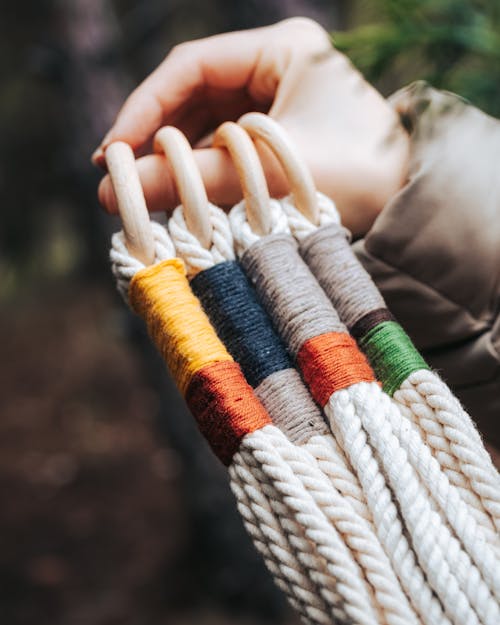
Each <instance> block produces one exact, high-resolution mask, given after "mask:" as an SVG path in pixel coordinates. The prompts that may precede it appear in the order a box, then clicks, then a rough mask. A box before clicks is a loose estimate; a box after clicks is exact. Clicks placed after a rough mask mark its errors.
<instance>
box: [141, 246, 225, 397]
mask: <svg viewBox="0 0 500 625" xmlns="http://www.w3.org/2000/svg"><path fill="white" fill-rule="evenodd" d="M129 299H130V304H131V306H132V309H133V310H134V311H135V312H136V313H138V314H139V315H141V317H143V318H144V320H145V322H146V326H147V328H148V331H149V334H150V335H151V338H152V339H153V341H154V343H155V345H156V346H157V347H158V349H159V350H160V353H161V355H162V356H163V358H164V359H165V362H166V363H167V365H168V368H169V370H170V372H171V374H172V376H173V378H174V380H175V382H176V384H177V386H178V388H179V390H180V391H181V393H182V394H183V395H185V394H186V389H187V387H188V385H189V382H190V381H191V378H192V377H193V375H194V374H195V373H197V372H198V371H199V370H200V369H202V368H203V367H204V366H205V365H209V364H212V363H214V362H221V361H222V362H223V361H226V362H227V361H232V360H233V359H232V358H231V356H230V355H229V353H228V352H227V350H226V348H225V347H224V345H223V344H222V343H221V342H220V340H219V339H218V338H217V335H216V334H215V332H214V330H213V328H212V326H211V325H210V321H209V320H208V318H207V316H206V315H205V313H204V312H203V310H202V308H201V305H200V302H199V301H198V300H197V298H196V297H195V296H194V295H193V293H192V292H191V289H190V287H189V283H188V281H187V278H186V275H185V269H184V263H183V262H182V261H181V260H179V259H177V258H174V259H171V260H166V261H163V262H162V263H158V264H156V265H151V266H150V267H147V268H145V269H142V270H141V271H138V272H137V273H136V274H135V275H134V277H133V278H132V281H131V282H130V287H129Z"/></svg>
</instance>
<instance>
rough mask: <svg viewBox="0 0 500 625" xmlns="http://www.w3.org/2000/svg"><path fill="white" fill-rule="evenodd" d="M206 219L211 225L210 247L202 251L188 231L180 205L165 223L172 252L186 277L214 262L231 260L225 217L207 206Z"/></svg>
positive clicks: (232, 249) (232, 258) (231, 240)
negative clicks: (181, 261) (179, 261)
mask: <svg viewBox="0 0 500 625" xmlns="http://www.w3.org/2000/svg"><path fill="white" fill-rule="evenodd" d="M208 209H209V220H210V224H211V226H212V244H211V247H210V249H208V250H207V249H205V248H204V247H203V246H202V245H201V243H200V242H199V241H198V239H197V238H196V237H195V236H194V234H192V233H191V232H190V231H189V228H188V226H187V224H186V220H185V218H184V208H183V206H182V205H181V206H178V207H177V208H176V209H175V210H174V212H173V214H172V217H171V218H170V219H169V222H168V229H169V232H170V236H171V237H172V241H173V243H174V245H175V249H176V251H177V254H178V255H179V257H180V258H182V260H183V261H184V263H185V265H186V271H187V275H188V277H192V276H194V275H195V274H197V273H198V272H199V271H203V269H209V268H210V267H213V266H214V265H216V264H217V263H222V262H224V261H227V260H234V245H233V236H232V234H231V228H230V226H229V221H228V218H227V215H226V214H225V213H224V211H223V210H221V209H220V208H218V207H217V206H215V205H214V204H209V205H208Z"/></svg>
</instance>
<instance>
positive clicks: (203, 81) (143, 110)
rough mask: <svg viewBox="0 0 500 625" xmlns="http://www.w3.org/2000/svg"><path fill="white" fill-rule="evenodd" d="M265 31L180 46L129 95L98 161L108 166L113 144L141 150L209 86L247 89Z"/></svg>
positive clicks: (96, 152) (224, 36)
mask: <svg viewBox="0 0 500 625" xmlns="http://www.w3.org/2000/svg"><path fill="white" fill-rule="evenodd" d="M262 31H265V29H256V30H254V31H246V32H235V33H228V34H223V35H217V36H215V37H209V38H207V39H201V40H199V41H193V42H188V43H185V44H182V45H180V46H177V47H176V48H174V49H173V50H172V52H171V53H170V54H169V55H168V56H167V57H166V59H165V60H164V61H163V62H162V63H161V64H160V65H159V66H158V68H157V69H156V70H155V71H154V72H153V73H152V74H151V75H150V76H149V77H148V78H146V80H145V81H144V82H143V83H142V84H141V85H139V87H137V89H136V90H135V91H133V92H132V94H131V95H130V96H129V97H128V99H127V100H126V102H125V104H124V105H123V107H122V109H121V111H120V112H119V114H118V117H117V119H116V121H115V123H114V125H113V126H112V128H111V130H110V131H109V132H108V134H107V135H106V137H105V138H104V139H103V141H102V142H101V144H100V146H99V147H98V148H97V150H96V151H95V152H94V154H93V156H92V160H93V162H94V163H96V164H99V165H103V163H104V157H103V151H104V149H105V148H106V147H107V146H108V145H109V144H110V143H112V142H113V141H117V140H121V141H126V142H127V143H129V144H130V145H131V146H132V148H133V149H134V150H138V149H139V148H140V147H141V146H142V145H144V144H145V143H146V142H148V141H149V140H150V139H151V136H152V135H153V134H154V132H155V131H156V130H158V128H160V127H161V126H163V125H165V124H167V123H171V121H170V119H171V118H173V117H174V116H175V114H176V112H177V111H179V109H181V108H182V106H183V105H185V104H186V103H189V102H190V100H191V99H192V98H193V96H195V95H196V94H197V93H200V92H203V91H204V90H205V89H206V88H216V89H224V90H238V89H241V88H243V87H245V85H246V84H247V82H248V81H249V80H250V79H251V76H252V73H253V71H254V68H255V65H256V63H257V62H258V59H259V55H260V51H261V45H262V41H263V38H264V37H263V34H262ZM270 84H271V83H270Z"/></svg>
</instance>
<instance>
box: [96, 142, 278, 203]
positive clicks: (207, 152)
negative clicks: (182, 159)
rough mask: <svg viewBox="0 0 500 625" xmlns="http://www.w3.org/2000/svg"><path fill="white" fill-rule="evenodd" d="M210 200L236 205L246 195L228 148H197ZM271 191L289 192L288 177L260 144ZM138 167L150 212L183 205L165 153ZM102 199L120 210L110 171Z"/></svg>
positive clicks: (103, 183) (144, 160) (101, 191)
mask: <svg viewBox="0 0 500 625" xmlns="http://www.w3.org/2000/svg"><path fill="white" fill-rule="evenodd" d="M193 153H194V157H195V160H196V163H197V165H198V167H199V169H200V173H201V176H202V178H203V183H204V184H205V189H206V191H207V196H208V199H209V201H210V202H212V203H213V204H216V205H218V206H221V207H229V208H230V207H232V206H233V205H234V204H236V203H237V202H239V201H240V200H241V198H242V197H243V192H242V189H241V185H240V181H239V178H238V174H237V172H236V168H235V166H234V164H233V161H232V159H231V157H230V156H229V153H228V152H227V150H226V149H223V148H206V149H196V150H194V151H193ZM259 155H260V156H261V160H262V163H263V166H264V171H265V173H266V179H267V182H268V186H269V191H270V194H271V195H272V196H282V195H285V194H286V192H287V189H288V186H287V183H286V179H285V177H284V174H283V172H282V171H281V169H280V167H279V164H278V162H277V160H276V159H275V157H274V156H273V155H272V154H271V153H270V151H269V150H267V149H264V146H262V147H259ZM136 164H137V170H138V172H139V178H140V181H141V184H142V188H143V190H144V196H145V198H146V204H147V207H148V209H149V210H150V211H166V212H167V213H169V214H170V213H171V212H172V210H173V209H174V208H175V207H176V206H178V205H179V204H180V198H179V195H178V192H177V186H176V183H175V177H174V173H173V170H172V168H171V166H170V164H169V163H168V160H167V159H166V157H165V156H164V155H160V154H150V155H148V156H144V157H142V158H139V159H137V161H136ZM98 197H99V202H100V203H101V204H102V206H103V207H104V208H105V210H106V211H108V212H109V213H112V214H116V213H118V206H117V203H116V197H115V194H114V191H113V186H112V184H111V179H110V177H109V174H108V175H106V176H105V177H104V178H103V179H102V180H101V183H100V184H99V189H98Z"/></svg>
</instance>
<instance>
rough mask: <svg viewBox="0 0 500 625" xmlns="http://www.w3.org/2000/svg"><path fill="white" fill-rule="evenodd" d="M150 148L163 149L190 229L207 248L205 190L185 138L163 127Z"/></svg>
mask: <svg viewBox="0 0 500 625" xmlns="http://www.w3.org/2000/svg"><path fill="white" fill-rule="evenodd" d="M154 148H155V150H156V151H157V152H163V153H164V154H165V156H166V157H167V159H168V161H169V163H170V165H171V166H172V170H173V172H174V179H175V184H176V187H177V191H178V193H179V197H180V199H181V203H182V205H183V207H184V216H185V219H186V223H187V225H188V227H189V230H190V232H192V233H193V234H194V236H195V237H196V238H197V239H198V241H199V242H200V243H201V245H202V246H203V247H204V248H205V249H210V247H211V245H212V222H211V220H210V218H209V204H208V198H207V192H206V190H205V185H204V184H203V179H202V177H201V173H200V170H199V168H198V166H197V164H196V161H195V159H194V155H193V150H192V148H191V146H190V145H189V141H188V140H187V139H186V137H185V135H184V134H183V133H182V132H181V131H180V130H179V129H178V128H174V127H173V126H164V127H163V128H160V130H158V132H157V133H156V135H155V138H154Z"/></svg>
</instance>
